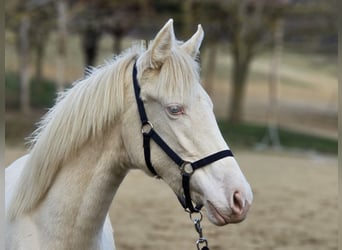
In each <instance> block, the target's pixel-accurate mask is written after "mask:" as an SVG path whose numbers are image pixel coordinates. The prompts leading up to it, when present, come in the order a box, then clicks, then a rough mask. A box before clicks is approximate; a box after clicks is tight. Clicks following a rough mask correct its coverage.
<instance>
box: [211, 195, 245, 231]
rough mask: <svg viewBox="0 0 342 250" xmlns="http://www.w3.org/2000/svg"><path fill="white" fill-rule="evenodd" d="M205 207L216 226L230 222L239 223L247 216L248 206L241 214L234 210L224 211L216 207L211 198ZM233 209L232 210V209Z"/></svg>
mask: <svg viewBox="0 0 342 250" xmlns="http://www.w3.org/2000/svg"><path fill="white" fill-rule="evenodd" d="M205 208H206V210H207V215H208V219H209V220H210V221H211V222H212V223H213V224H214V225H216V226H224V225H227V224H230V223H239V222H241V221H243V220H244V219H245V217H246V213H247V210H248V208H247V209H246V210H245V211H244V212H243V213H241V214H233V213H232V212H229V214H228V212H223V211H221V210H220V209H218V208H216V207H215V205H214V204H213V203H212V202H210V201H209V200H208V201H207V202H206V205H205ZM230 211H231V210H230Z"/></svg>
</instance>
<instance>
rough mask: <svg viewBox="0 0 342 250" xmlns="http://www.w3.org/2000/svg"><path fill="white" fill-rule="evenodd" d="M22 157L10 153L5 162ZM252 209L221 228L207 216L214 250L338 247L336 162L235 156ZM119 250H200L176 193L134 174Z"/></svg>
mask: <svg viewBox="0 0 342 250" xmlns="http://www.w3.org/2000/svg"><path fill="white" fill-rule="evenodd" d="M23 153H24V150H23V149H21V148H14V147H7V148H6V163H7V164H8V163H10V162H11V161H13V160H14V159H15V158H17V157H19V156H20V155H22V154H23ZM235 155H236V158H237V160H238V162H239V164H240V166H241V169H242V170H243V172H244V174H245V175H246V177H247V179H248V180H249V182H250V184H251V186H252V188H253V192H254V203H253V205H252V208H251V210H250V213H249V215H248V217H247V219H246V220H245V221H244V222H242V223H241V224H235V225H228V226H224V227H216V226H214V225H212V224H210V222H209V221H208V219H207V218H206V217H205V218H204V221H203V223H202V224H203V231H204V236H205V237H207V239H208V241H209V246H210V249H211V250H231V249H236V250H245V249H246V250H249V249H251V250H259V249H260V250H320V249H321V250H329V249H337V232H338V225H337V224H338V223H337V218H338V211H337V185H338V181H337V158H336V157H327V156H320V155H317V154H313V153H299V152H270V151H266V152H265V151H263V152H257V151H236V152H235ZM110 215H111V219H112V222H113V225H114V230H115V240H116V246H117V250H133V249H134V250H144V249H146V250H147V249H152V250H161V249H163V250H169V249H170V250H171V249H196V246H195V244H194V242H195V241H196V237H197V233H196V232H195V230H194V227H193V225H192V222H191V221H190V219H189V217H188V215H187V214H186V213H184V212H183V210H182V208H181V207H180V205H179V204H178V201H177V199H176V197H175V195H174V194H173V192H172V191H171V190H170V189H169V188H168V186H167V185H166V184H164V183H163V182H162V181H160V180H156V179H153V178H150V177H147V176H146V175H144V174H143V173H142V172H141V171H138V170H135V171H131V172H130V173H129V174H128V176H127V177H126V179H125V180H124V182H123V184H122V185H121V187H120V189H119V191H118V193H117V195H116V197H115V199H114V202H113V205H112V208H111V210H110Z"/></svg>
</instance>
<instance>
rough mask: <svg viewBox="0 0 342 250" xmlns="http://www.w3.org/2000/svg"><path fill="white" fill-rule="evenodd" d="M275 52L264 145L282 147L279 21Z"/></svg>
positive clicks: (270, 79) (281, 22) (271, 66)
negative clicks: (280, 130)
mask: <svg viewBox="0 0 342 250" xmlns="http://www.w3.org/2000/svg"><path fill="white" fill-rule="evenodd" d="M273 40H274V43H273V50H272V55H271V61H270V75H269V107H268V126H267V127H268V128H267V133H266V136H265V138H264V139H263V141H264V144H268V143H269V144H271V145H273V147H280V139H279V133H278V116H277V113H278V86H279V81H280V80H279V64H280V60H281V55H282V50H283V21H282V20H281V19H280V20H277V21H276V22H275V28H274V31H273Z"/></svg>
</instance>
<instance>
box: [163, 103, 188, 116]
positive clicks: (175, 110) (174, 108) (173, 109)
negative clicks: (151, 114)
mask: <svg viewBox="0 0 342 250" xmlns="http://www.w3.org/2000/svg"><path fill="white" fill-rule="evenodd" d="M167 111H168V112H169V113H170V114H171V115H181V114H184V108H183V106H181V105H179V104H171V105H169V106H167Z"/></svg>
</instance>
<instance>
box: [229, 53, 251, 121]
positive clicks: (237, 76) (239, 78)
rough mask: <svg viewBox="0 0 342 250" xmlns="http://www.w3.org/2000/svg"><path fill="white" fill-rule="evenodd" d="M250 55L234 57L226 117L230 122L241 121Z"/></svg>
mask: <svg viewBox="0 0 342 250" xmlns="http://www.w3.org/2000/svg"><path fill="white" fill-rule="evenodd" d="M249 64H250V57H248V56H246V57H241V56H238V57H235V59H234V61H233V69H232V70H233V72H232V87H233V88H232V92H231V98H230V100H231V101H230V107H229V108H230V111H229V116H228V119H229V121H230V122H231V123H239V122H241V119H242V115H243V103H244V98H245V88H246V82H247V74H248V70H249Z"/></svg>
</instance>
